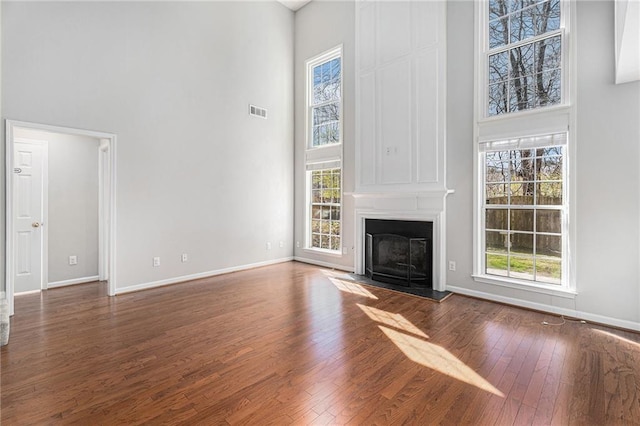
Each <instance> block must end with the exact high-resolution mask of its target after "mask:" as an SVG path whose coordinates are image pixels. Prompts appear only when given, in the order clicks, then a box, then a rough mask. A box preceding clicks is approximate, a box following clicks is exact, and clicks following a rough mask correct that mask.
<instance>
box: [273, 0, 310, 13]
mask: <svg viewBox="0 0 640 426" xmlns="http://www.w3.org/2000/svg"><path fill="white" fill-rule="evenodd" d="M278 1H279V2H280V3H282V4H283V5H285V6H286V7H288V8H289V9H291V10H293V11H294V12H295V11H296V10H298V9H300V8H301V7H302V6H304V5H305V4H307V3H309V2H310V1H311V0H278Z"/></svg>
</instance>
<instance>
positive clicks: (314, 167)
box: [305, 46, 342, 255]
mask: <svg viewBox="0 0 640 426" xmlns="http://www.w3.org/2000/svg"><path fill="white" fill-rule="evenodd" d="M341 111H342V47H341V46H339V47H336V48H334V49H331V50H330V51H327V52H324V53H322V54H320V55H319V56H316V57H315V58H312V59H310V60H308V61H307V132H306V140H305V143H306V151H305V169H306V170H307V185H306V192H307V216H306V235H307V238H306V244H305V248H307V249H312V250H317V251H318V252H326V253H327V254H332V255H340V254H341V253H342V250H341V247H342V235H341V232H342V221H341V216H342V116H341Z"/></svg>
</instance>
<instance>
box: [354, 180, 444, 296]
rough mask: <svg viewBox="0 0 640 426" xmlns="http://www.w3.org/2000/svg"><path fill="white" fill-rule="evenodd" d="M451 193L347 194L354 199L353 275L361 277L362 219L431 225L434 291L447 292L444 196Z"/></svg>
mask: <svg viewBox="0 0 640 426" xmlns="http://www.w3.org/2000/svg"><path fill="white" fill-rule="evenodd" d="M452 192H453V191H430V192H405V193H398V192H392V193H350V194H345V195H349V196H352V197H353V198H354V199H355V219H356V220H355V233H356V235H355V239H354V240H355V242H356V250H355V272H356V274H361V275H363V274H364V247H365V232H364V230H365V220H366V219H388V220H416V221H424V222H433V289H434V290H438V291H444V290H446V273H445V271H446V267H445V264H446V261H445V253H446V245H445V243H446V239H445V230H446V223H445V220H446V214H445V210H446V197H447V195H448V194H450V193H452Z"/></svg>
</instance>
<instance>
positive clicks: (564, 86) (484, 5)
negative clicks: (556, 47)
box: [474, 0, 575, 123]
mask: <svg viewBox="0 0 640 426" xmlns="http://www.w3.org/2000/svg"><path fill="white" fill-rule="evenodd" d="M488 3H489V0H478V1H475V2H474V4H475V17H476V19H475V25H476V26H475V34H476V43H475V51H476V52H475V53H476V54H475V59H476V64H475V73H476V74H475V81H476V98H477V102H476V105H475V106H476V115H475V116H476V118H477V120H478V121H479V122H480V123H482V122H483V121H485V120H493V119H498V120H499V119H504V118H506V117H509V116H512V115H514V114H516V115H526V114H529V113H531V112H532V111H546V110H550V109H555V108H562V107H568V106H570V105H571V99H572V93H573V91H572V90H570V87H569V86H570V85H571V84H570V82H571V81H572V80H574V79H573V77H574V76H573V73H572V70H571V65H572V64H574V63H575V61H573V60H572V59H571V58H570V57H569V56H570V55H571V51H572V50H575V49H569V42H570V38H571V37H570V34H571V31H570V28H571V22H573V21H574V19H573V16H574V14H575V13H574V10H575V6H574V4H575V0H560V29H558V30H553V31H549V32H548V33H545V34H542V35H538V36H535V37H531V38H528V39H526V40H523V41H519V42H517V43H511V44H508V45H506V46H500V47H494V48H492V49H489V43H488V37H489V34H488V31H486V28H487V26H488V23H489V16H488V15H489V7H488ZM556 35H560V36H561V37H562V53H561V54H562V61H561V64H562V65H561V67H562V69H561V79H560V84H561V88H560V91H561V101H560V103H559V104H556V105H550V106H547V107H541V108H534V109H531V110H524V111H518V112H510V113H506V114H499V115H493V116H490V115H488V113H487V108H486V106H487V98H488V96H489V85H488V83H487V82H488V75H487V74H488V66H487V63H488V58H489V54H494V53H497V52H502V51H505V50H507V51H508V50H509V49H512V48H514V47H518V46H522V45H526V44H530V43H534V42H536V41H539V40H541V39H544V38H547V37H553V36H556ZM480 82H483V84H482V85H481V84H479V83H480ZM478 103H479V105H478ZM478 107H480V108H481V109H480V110H478V109H477V108H478Z"/></svg>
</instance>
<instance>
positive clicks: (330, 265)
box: [293, 256, 354, 272]
mask: <svg viewBox="0 0 640 426" xmlns="http://www.w3.org/2000/svg"><path fill="white" fill-rule="evenodd" d="M293 260H295V261H296V262H302V263H308V264H309V265H316V266H323V267H325V268H331V269H339V270H341V271H346V272H353V271H354V269H353V267H350V266H342V265H337V264H335V263H329V262H322V261H320V260H314V259H308V258H306V257H300V256H295V257H294V258H293Z"/></svg>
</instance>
